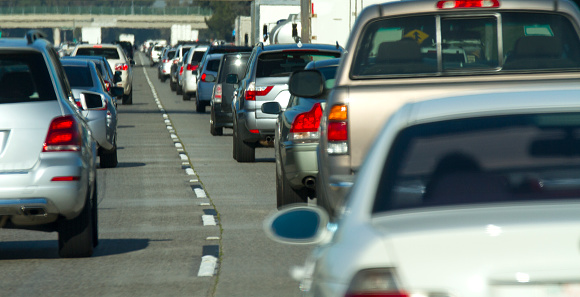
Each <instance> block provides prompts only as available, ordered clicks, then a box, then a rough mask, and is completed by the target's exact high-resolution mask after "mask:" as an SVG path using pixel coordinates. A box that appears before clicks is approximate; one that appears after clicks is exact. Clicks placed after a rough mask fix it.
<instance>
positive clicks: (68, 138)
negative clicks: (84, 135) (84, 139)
mask: <svg viewBox="0 0 580 297" xmlns="http://www.w3.org/2000/svg"><path fill="white" fill-rule="evenodd" d="M80 149H81V133H80V127H79V124H78V123H77V121H76V120H75V118H74V117H73V116H72V115H67V116H62V117H57V118H54V119H53V120H52V122H51V123H50V126H49V128H48V133H47V135H46V140H45V141H44V146H43V148H42V151H43V152H55V151H57V152H66V151H69V152H70V151H80Z"/></svg>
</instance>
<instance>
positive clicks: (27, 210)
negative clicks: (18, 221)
mask: <svg viewBox="0 0 580 297" xmlns="http://www.w3.org/2000/svg"><path fill="white" fill-rule="evenodd" d="M20 211H21V212H22V214H23V215H25V216H37V217H45V216H46V210H45V209H44V208H42V207H26V206H22V207H21V208H20Z"/></svg>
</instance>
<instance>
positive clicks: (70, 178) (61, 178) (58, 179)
mask: <svg viewBox="0 0 580 297" xmlns="http://www.w3.org/2000/svg"><path fill="white" fill-rule="evenodd" d="M80 179H81V177H80V176H56V177H53V178H52V179H51V180H50V181H56V182H61V181H64V182H67V181H78V180H80Z"/></svg>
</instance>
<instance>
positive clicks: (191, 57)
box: [181, 45, 208, 100]
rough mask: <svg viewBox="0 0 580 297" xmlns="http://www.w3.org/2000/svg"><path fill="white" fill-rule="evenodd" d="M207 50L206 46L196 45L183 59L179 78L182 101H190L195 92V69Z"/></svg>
mask: <svg viewBox="0 0 580 297" xmlns="http://www.w3.org/2000/svg"><path fill="white" fill-rule="evenodd" d="M207 49H208V46H207V45H198V46H196V47H195V48H193V49H192V50H190V51H189V52H188V53H187V56H186V57H185V60H184V62H183V64H184V66H183V67H184V70H183V75H182V78H181V84H182V93H183V94H182V95H183V96H182V97H183V100H191V96H193V95H194V94H196V92H197V76H198V75H197V69H198V67H199V66H200V64H199V63H200V61H201V58H203V56H204V54H205V52H206V51H207Z"/></svg>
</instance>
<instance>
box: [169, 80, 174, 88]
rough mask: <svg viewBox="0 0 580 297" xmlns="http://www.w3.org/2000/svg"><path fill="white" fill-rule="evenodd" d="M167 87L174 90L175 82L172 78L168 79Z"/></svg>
mask: <svg viewBox="0 0 580 297" xmlns="http://www.w3.org/2000/svg"><path fill="white" fill-rule="evenodd" d="M169 88H170V89H171V90H172V91H175V83H174V82H173V80H172V79H171V78H170V79H169Z"/></svg>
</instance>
